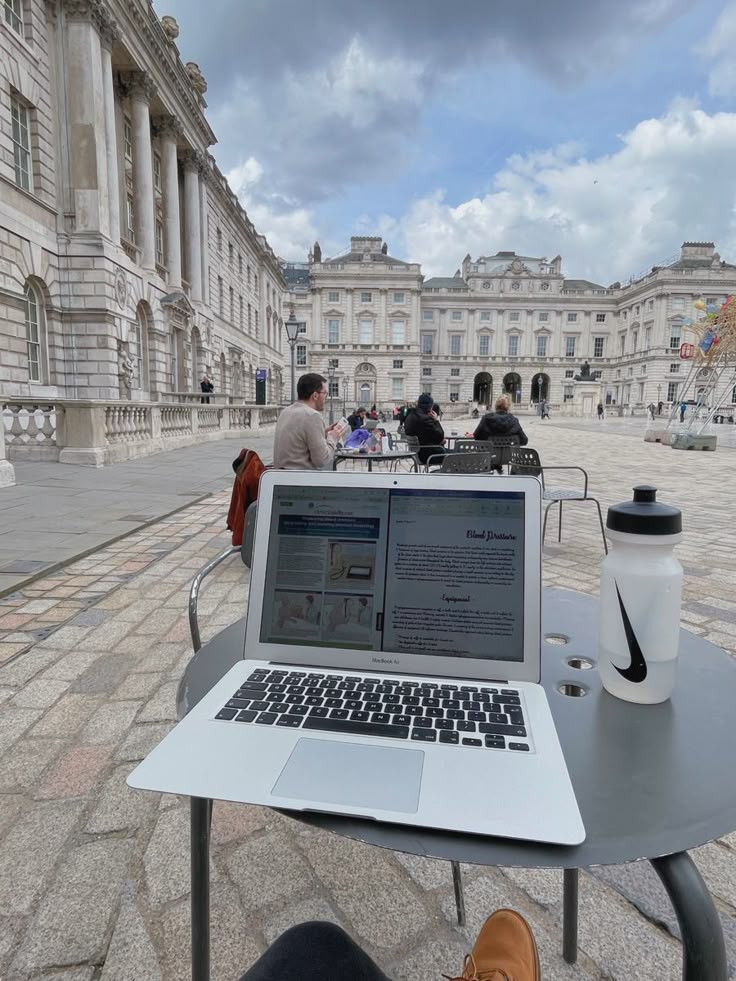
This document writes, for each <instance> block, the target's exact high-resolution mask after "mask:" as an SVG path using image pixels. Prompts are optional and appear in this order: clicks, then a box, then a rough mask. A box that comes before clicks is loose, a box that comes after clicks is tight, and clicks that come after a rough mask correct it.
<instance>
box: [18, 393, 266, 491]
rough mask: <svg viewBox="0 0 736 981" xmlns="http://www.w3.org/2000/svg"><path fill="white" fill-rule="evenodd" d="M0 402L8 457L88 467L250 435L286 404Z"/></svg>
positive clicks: (82, 401) (73, 400)
mask: <svg viewBox="0 0 736 981" xmlns="http://www.w3.org/2000/svg"><path fill="white" fill-rule="evenodd" d="M0 404H1V405H2V416H1V419H0V422H1V423H2V425H0V434H2V432H3V429H4V437H3V440H2V449H3V450H4V451H5V455H7V458H8V460H11V461H12V460H45V461H51V462H59V463H73V464H77V465H80V466H88V467H103V466H106V465H107V464H110V463H118V462H120V461H122V460H132V459H135V458H136V457H141V456H148V455H149V454H151V453H160V452H163V451H166V450H172V449H178V448H179V447H181V446H190V445H192V444H194V443H201V442H205V441H209V440H215V439H224V438H225V437H227V436H247V434H248V431H249V430H252V429H257V428H258V427H260V426H267V425H273V424H274V423H275V422H276V420H277V419H278V417H279V413H280V412H281V406H275V405H242V404H240V405H230V406H224V407H222V406H217V405H212V404H210V405H202V404H201V403H200V402H199V401H196V402H195V401H194V400H192V401H191V402H189V403H185V404H181V403H166V402H105V401H94V400H86V399H54V400H52V401H51V400H50V401H47V402H41V401H34V400H31V399H3V400H2V402H1V403H0ZM2 459H3V454H2V453H0V460H2ZM11 469H12V468H11ZM1 477H2V475H0V478H1ZM0 486H3V484H2V481H1V479H0Z"/></svg>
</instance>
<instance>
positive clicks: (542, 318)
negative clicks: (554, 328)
mask: <svg viewBox="0 0 736 981" xmlns="http://www.w3.org/2000/svg"><path fill="white" fill-rule="evenodd" d="M539 322H540V324H546V323H549V313H540V314H539Z"/></svg>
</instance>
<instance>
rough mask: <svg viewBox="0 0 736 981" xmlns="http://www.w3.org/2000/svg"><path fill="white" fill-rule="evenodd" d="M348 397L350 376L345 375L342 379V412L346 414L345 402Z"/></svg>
mask: <svg viewBox="0 0 736 981" xmlns="http://www.w3.org/2000/svg"><path fill="white" fill-rule="evenodd" d="M347 397H348V376H347V375H344V376H343V379H342V414H343V416H344V415H345V404H346V402H347Z"/></svg>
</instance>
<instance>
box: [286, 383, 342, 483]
mask: <svg viewBox="0 0 736 981" xmlns="http://www.w3.org/2000/svg"><path fill="white" fill-rule="evenodd" d="M296 394H297V401H296V402H293V403H292V404H291V405H289V406H287V407H286V408H285V409H284V410H283V412H282V413H281V415H280V416H279V421H278V422H277V423H276V435H275V436H274V440H273V465H274V467H278V468H279V469H282V470H324V468H325V467H328V466H329V465H330V464H331V463H332V458H333V457H334V455H335V446H336V445H337V434H336V430H338V428H339V427H338V424H337V423H336V424H335V425H333V426H329V427H328V428H327V429H325V424H324V421H323V419H322V410H323V409H324V407H325V399H326V398H327V385H326V379H325V378H323V376H322V375H317V374H309V375H302V377H301V378H300V379H299V381H298V382H297V386H296Z"/></svg>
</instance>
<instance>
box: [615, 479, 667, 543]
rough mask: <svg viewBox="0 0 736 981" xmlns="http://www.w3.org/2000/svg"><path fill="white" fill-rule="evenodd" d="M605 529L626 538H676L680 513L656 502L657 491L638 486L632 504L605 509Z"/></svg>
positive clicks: (653, 488) (645, 486)
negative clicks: (646, 536) (649, 536)
mask: <svg viewBox="0 0 736 981" xmlns="http://www.w3.org/2000/svg"><path fill="white" fill-rule="evenodd" d="M606 528H610V529H611V531H620V532H623V533H624V534H627V535H679V534H680V532H681V531H682V512H681V511H680V510H679V509H678V508H674V507H671V506H670V505H669V504H661V503H660V502H659V501H658V500H657V488H656V487H651V486H649V485H648V484H640V485H639V486H638V487H635V488H634V500H633V501H623V503H621V504H614V505H613V506H612V507H610V508H609V509H608V516H607V517H606Z"/></svg>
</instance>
